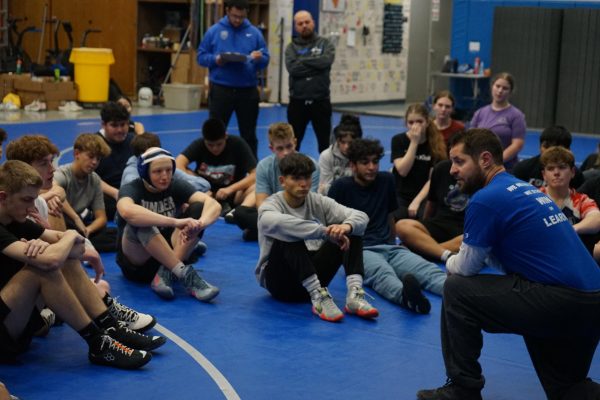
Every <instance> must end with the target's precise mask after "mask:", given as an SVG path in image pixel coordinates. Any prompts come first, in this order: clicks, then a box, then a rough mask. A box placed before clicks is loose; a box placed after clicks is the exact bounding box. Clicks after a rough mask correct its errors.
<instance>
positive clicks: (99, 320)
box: [93, 310, 117, 330]
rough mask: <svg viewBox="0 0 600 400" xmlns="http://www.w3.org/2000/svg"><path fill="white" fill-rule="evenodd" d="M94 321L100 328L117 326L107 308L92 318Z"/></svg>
mask: <svg viewBox="0 0 600 400" xmlns="http://www.w3.org/2000/svg"><path fill="white" fill-rule="evenodd" d="M93 321H94V323H95V324H96V326H98V327H99V328H100V329H102V330H106V329H108V328H112V327H115V326H117V320H116V319H115V318H114V317H113V316H112V315H110V312H109V311H108V310H105V311H104V312H103V313H102V314H100V315H98V316H97V317H96V318H94V320H93Z"/></svg>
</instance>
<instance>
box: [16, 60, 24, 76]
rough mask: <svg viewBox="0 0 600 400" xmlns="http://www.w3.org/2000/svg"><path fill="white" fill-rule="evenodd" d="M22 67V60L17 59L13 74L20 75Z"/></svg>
mask: <svg viewBox="0 0 600 400" xmlns="http://www.w3.org/2000/svg"><path fill="white" fill-rule="evenodd" d="M22 66H23V60H21V59H20V58H17V68H16V70H15V73H16V74H17V75H21V69H22Z"/></svg>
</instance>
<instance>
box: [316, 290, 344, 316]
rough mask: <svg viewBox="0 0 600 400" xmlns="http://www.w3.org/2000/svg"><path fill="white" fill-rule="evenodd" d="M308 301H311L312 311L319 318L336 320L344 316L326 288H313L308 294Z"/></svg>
mask: <svg viewBox="0 0 600 400" xmlns="http://www.w3.org/2000/svg"><path fill="white" fill-rule="evenodd" d="M310 301H311V302H312V312H313V313H314V314H316V315H318V316H319V318H321V319H323V320H325V321H329V322H337V321H340V320H341V319H342V318H344V314H343V313H342V312H341V311H340V309H339V308H338V306H336V305H335V303H334V302H333V298H332V297H331V295H330V294H329V291H328V290H327V288H320V289H318V290H315V291H314V293H312V294H311V296H310Z"/></svg>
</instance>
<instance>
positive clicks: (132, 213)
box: [117, 147, 221, 301]
mask: <svg viewBox="0 0 600 400" xmlns="http://www.w3.org/2000/svg"><path fill="white" fill-rule="evenodd" d="M138 170H139V174H140V177H139V178H138V179H135V180H133V181H131V182H130V183H128V184H126V185H125V186H123V187H121V190H120V191H119V201H118V202H117V209H118V212H119V216H120V217H121V218H122V219H123V221H122V222H121V224H120V227H119V228H120V230H121V237H122V238H121V239H120V240H119V243H120V246H119V247H118V249H117V263H118V264H119V266H120V267H121V270H122V271H123V274H124V275H125V277H126V278H128V279H131V280H135V281H139V282H150V281H151V282H152V284H151V287H152V289H153V290H154V291H155V292H156V293H157V294H158V295H159V296H160V297H163V298H166V299H172V298H174V297H175V292H174V291H173V283H174V281H175V280H177V279H179V280H181V281H182V282H183V285H184V286H185V288H186V289H187V291H188V293H189V294H190V295H192V296H193V297H195V298H197V299H198V300H201V301H210V300H211V299H213V298H214V297H215V296H216V295H218V294H219V289H218V288H216V287H215V286H212V285H210V284H208V283H207V282H206V281H205V280H204V279H202V278H201V277H200V276H199V275H198V273H197V272H196V271H195V270H194V267H193V265H185V264H184V263H183V261H184V260H187V259H188V257H189V256H190V253H191V252H192V250H193V249H194V247H195V246H196V244H197V242H198V240H199V239H200V237H201V236H202V234H203V232H204V230H205V229H206V228H207V227H208V226H210V225H211V224H213V223H214V222H215V221H216V219H217V218H218V217H219V214H220V212H221V206H220V205H219V203H218V202H217V201H216V200H214V199H212V198H211V197H210V196H208V195H207V194H205V193H202V192H198V191H196V190H195V189H194V188H193V187H192V186H191V185H190V184H189V183H187V182H184V181H177V180H173V171H174V170H175V159H174V158H173V156H172V155H171V153H169V152H168V151H166V150H164V149H161V148H158V147H153V148H150V149H148V150H147V151H146V152H145V153H143V154H142V155H141V156H140V158H139V160H138ZM184 204H188V207H187V209H186V210H185V212H184V213H181V211H182V210H181V209H182V206H183V205H184Z"/></svg>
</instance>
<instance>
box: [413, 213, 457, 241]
mask: <svg viewBox="0 0 600 400" xmlns="http://www.w3.org/2000/svg"><path fill="white" fill-rule="evenodd" d="M423 225H424V226H425V228H427V230H428V231H429V233H430V234H431V237H432V238H434V239H435V241H436V242H438V243H443V242H447V241H448V240H450V239H454V238H455V237H457V236H459V235H462V234H463V230H464V225H463V224H462V223H458V222H457V221H455V220H451V219H446V218H429V219H426V220H425V221H423Z"/></svg>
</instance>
